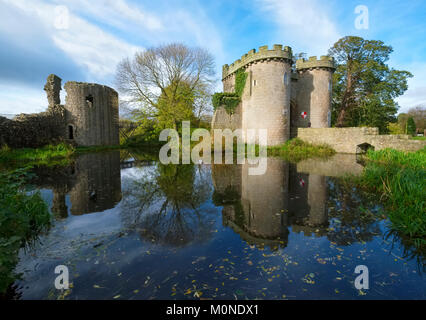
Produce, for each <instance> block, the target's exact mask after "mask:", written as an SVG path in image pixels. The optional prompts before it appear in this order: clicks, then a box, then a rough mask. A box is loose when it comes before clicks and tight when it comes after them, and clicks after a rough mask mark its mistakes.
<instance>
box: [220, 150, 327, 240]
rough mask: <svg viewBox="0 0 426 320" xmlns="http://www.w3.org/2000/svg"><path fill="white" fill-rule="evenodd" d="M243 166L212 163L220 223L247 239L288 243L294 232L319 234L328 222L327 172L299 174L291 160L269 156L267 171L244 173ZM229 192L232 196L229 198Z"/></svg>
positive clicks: (246, 169)
mask: <svg viewBox="0 0 426 320" xmlns="http://www.w3.org/2000/svg"><path fill="white" fill-rule="evenodd" d="M248 168H249V166H248V165H247V164H246V165H240V166H236V165H214V166H213V167H212V176H213V181H214V186H215V194H214V196H213V198H214V201H215V204H216V205H220V206H223V211H222V214H223V223H224V224H225V225H228V226H230V227H231V228H232V229H233V230H234V231H235V232H237V233H238V234H239V235H240V236H241V238H243V239H244V240H245V241H247V242H248V243H250V244H257V245H260V246H263V245H267V246H270V247H272V248H273V247H282V246H286V245H287V240H288V235H289V229H288V228H289V227H290V226H292V228H293V231H296V232H297V231H303V232H305V234H306V233H312V232H313V233H315V234H319V235H320V234H321V233H322V232H323V231H324V230H325V229H326V228H327V226H328V219H327V210H326V201H327V183H326V177H324V176H320V175H316V174H310V175H309V174H306V173H298V172H297V168H296V165H294V164H288V163H286V162H284V161H282V160H279V159H272V158H270V159H268V169H267V172H266V174H264V175H261V176H250V175H248ZM229 195H232V197H230V196H229Z"/></svg>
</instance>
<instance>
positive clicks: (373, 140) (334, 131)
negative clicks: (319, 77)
mask: <svg viewBox="0 0 426 320" xmlns="http://www.w3.org/2000/svg"><path fill="white" fill-rule="evenodd" d="M297 135H298V137H299V138H300V139H302V140H303V141H306V142H309V143H313V144H328V145H329V146H330V147H332V148H333V149H334V150H335V151H336V152H338V153H352V154H355V153H357V147H358V146H360V145H362V144H365V143H367V144H370V145H372V146H373V147H374V148H375V150H382V149H385V148H393V149H397V150H401V151H417V150H420V149H422V148H424V147H425V146H426V141H421V140H411V139H409V136H408V135H379V129H378V128H365V127H364V128H299V129H298V134H297Z"/></svg>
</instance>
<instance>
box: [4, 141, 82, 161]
mask: <svg viewBox="0 0 426 320" xmlns="http://www.w3.org/2000/svg"><path fill="white" fill-rule="evenodd" d="M74 152H75V148H74V147H72V146H71V145H68V144H66V143H60V144H58V145H47V146H44V147H41V148H36V149H32V148H22V149H11V148H9V147H7V146H3V147H1V149H0V163H6V164H8V165H10V166H13V165H21V164H24V163H25V164H26V165H52V164H60V163H61V162H63V160H64V159H68V158H70V157H71V156H72V155H73V154H74Z"/></svg>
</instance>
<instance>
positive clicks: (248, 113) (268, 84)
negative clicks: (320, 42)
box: [212, 44, 335, 146]
mask: <svg viewBox="0 0 426 320" xmlns="http://www.w3.org/2000/svg"><path fill="white" fill-rule="evenodd" d="M292 66H293V53H292V49H291V48H290V47H284V48H283V46H282V45H278V44H276V45H274V46H273V49H272V50H268V46H262V47H260V48H259V51H258V52H256V50H255V49H253V50H251V51H249V52H248V53H247V54H245V55H243V56H242V57H241V59H239V60H237V61H235V62H234V63H232V64H231V65H227V64H226V65H224V66H223V69H222V82H223V91H224V92H235V79H236V73H237V71H239V70H244V71H245V72H246V74H247V77H246V83H245V87H244V90H243V93H242V96H241V102H240V104H239V105H238V106H237V107H236V108H235V110H234V112H233V113H232V114H229V113H228V112H227V111H226V110H225V108H224V107H218V108H216V110H215V113H214V115H213V119H212V129H226V128H229V129H232V130H235V129H242V130H243V132H244V131H245V130H247V129H268V140H267V143H268V145H269V146H272V145H278V144H281V143H284V142H286V141H287V140H289V139H290V138H292V137H295V136H296V135H297V129H298V128H307V127H312V128H328V127H330V121H331V112H330V109H331V108H330V107H331V95H332V76H333V72H334V70H335V65H334V60H333V58H331V57H328V56H322V57H321V58H320V59H317V57H311V58H309V60H304V59H300V60H298V61H297V62H296V69H295V70H293V69H292ZM245 142H247V141H245Z"/></svg>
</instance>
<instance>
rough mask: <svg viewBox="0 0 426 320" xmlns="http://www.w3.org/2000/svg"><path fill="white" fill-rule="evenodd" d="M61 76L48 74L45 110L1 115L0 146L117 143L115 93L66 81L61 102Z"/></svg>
mask: <svg viewBox="0 0 426 320" xmlns="http://www.w3.org/2000/svg"><path fill="white" fill-rule="evenodd" d="M61 82H62V79H61V78H59V77H58V76H56V75H54V74H51V75H49V76H48V78H47V82H46V85H45V86H44V90H45V91H46V94H47V101H48V108H47V111H45V112H41V113H36V114H20V115H17V116H16V117H15V118H13V119H12V120H11V119H7V118H5V117H0V146H1V145H8V146H9V147H12V148H23V147H29V148H36V147H40V146H43V145H46V144H49V143H58V142H61V141H65V142H68V143H71V144H73V145H76V146H101V145H104V146H106V145H117V144H119V127H118V115H119V110H118V93H117V92H116V91H115V90H114V89H112V88H109V87H107V86H103V85H99V84H94V83H84V82H75V81H69V82H67V83H66V84H65V86H64V87H65V90H66V93H67V95H66V102H65V105H62V104H61V99H60V91H61Z"/></svg>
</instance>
